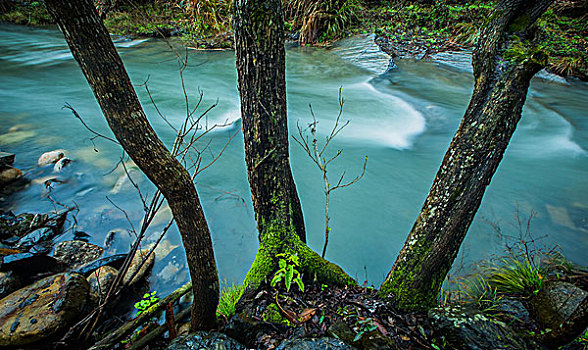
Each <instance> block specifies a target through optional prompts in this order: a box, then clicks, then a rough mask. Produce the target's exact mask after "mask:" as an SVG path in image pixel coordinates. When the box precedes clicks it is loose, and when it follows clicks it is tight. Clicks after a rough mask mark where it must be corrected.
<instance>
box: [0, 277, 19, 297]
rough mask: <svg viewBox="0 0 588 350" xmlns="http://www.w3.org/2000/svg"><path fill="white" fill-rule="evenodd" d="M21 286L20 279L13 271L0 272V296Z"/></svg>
mask: <svg viewBox="0 0 588 350" xmlns="http://www.w3.org/2000/svg"><path fill="white" fill-rule="evenodd" d="M20 287H22V279H21V278H20V276H18V275H17V274H16V273H14V272H13V271H7V272H0V298H4V297H5V296H7V295H8V294H10V293H12V292H14V291H15V290H17V289H19V288H20Z"/></svg>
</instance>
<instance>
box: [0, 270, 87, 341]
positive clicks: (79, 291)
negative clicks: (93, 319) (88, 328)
mask: <svg viewBox="0 0 588 350" xmlns="http://www.w3.org/2000/svg"><path fill="white" fill-rule="evenodd" d="M87 298H88V282H87V281H86V279H85V278H84V276H82V275H79V274H75V273H62V274H58V275H54V276H50V277H46V278H44V279H42V280H39V281H37V282H36V283H33V284H32V285H29V286H27V287H25V288H22V289H19V290H18V291H16V292H14V293H12V294H10V295H8V296H7V297H5V298H4V299H2V300H0V346H6V345H12V346H18V345H25V344H30V343H34V342H37V341H39V340H42V339H44V338H47V337H49V336H52V335H54V334H56V333H58V332H60V331H62V330H64V329H67V328H68V327H69V326H70V325H71V323H72V322H74V321H75V320H76V319H77V318H78V317H79V316H80V312H81V311H82V308H83V306H84V304H85V303H86V299H87Z"/></svg>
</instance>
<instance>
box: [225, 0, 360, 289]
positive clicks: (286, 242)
mask: <svg viewBox="0 0 588 350" xmlns="http://www.w3.org/2000/svg"><path fill="white" fill-rule="evenodd" d="M234 9H235V16H234V20H233V30H234V32H235V48H236V56H237V73H238V82H239V94H240V97H241V116H242V121H243V136H244V141H245V161H246V163H247V173H248V176H249V184H250V187H251V196H252V198H253V207H254V209H255V213H256V220H257V227H258V231H259V240H260V247H259V251H258V253H257V256H256V259H255V261H254V263H253V266H252V267H251V269H250V271H249V273H248V274H247V277H246V278H245V285H247V286H248V288H250V289H255V288H256V287H257V286H258V285H259V284H260V283H261V282H262V281H264V280H265V279H266V278H267V277H269V275H270V274H271V273H273V272H274V271H275V270H276V267H277V264H276V259H275V255H276V254H278V253H289V254H298V255H299V256H300V264H301V268H302V270H303V271H305V272H306V273H307V274H318V275H319V278H320V279H323V280H324V281H326V282H330V283H337V284H349V283H354V282H353V279H351V278H350V277H349V276H347V275H346V274H345V273H344V272H343V271H342V270H341V269H340V268H338V267H336V266H335V265H333V264H330V263H328V262H327V261H326V260H324V259H322V258H320V256H318V255H317V254H316V253H314V252H313V251H312V250H311V249H310V248H308V246H307V245H306V244H305V242H306V234H305V230H304V220H303V216H302V208H301V206H300V200H299V199H298V194H297V192H296V186H295V184H294V179H293V177H292V172H291V170H290V161H289V153H288V152H289V150H288V125H287V118H286V80H285V50H284V17H283V11H282V3H281V0H236V1H235V5H234Z"/></svg>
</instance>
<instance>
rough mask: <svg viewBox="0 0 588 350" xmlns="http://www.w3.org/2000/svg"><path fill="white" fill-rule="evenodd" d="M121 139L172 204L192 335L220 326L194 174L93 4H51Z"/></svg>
mask: <svg viewBox="0 0 588 350" xmlns="http://www.w3.org/2000/svg"><path fill="white" fill-rule="evenodd" d="M45 4H46V6H47V9H48V10H49V13H50V14H51V15H52V16H53V18H54V19H55V21H56V22H57V24H58V25H59V27H60V28H61V31H62V32H63V34H64V36H65V39H66V41H67V43H68V45H69V47H70V49H71V52H72V54H73V56H74V58H75V59H76V61H77V62H78V63H79V65H80V67H81V69H82V71H83V73H84V75H85V76H86V79H87V80H88V83H89V84H90V87H91V88H92V90H93V92H94V95H95V96H96V100H97V101H98V103H99V104H100V107H101V108H102V112H103V113H104V116H105V117H106V120H107V121H108V125H109V126H110V128H111V129H112V131H113V133H114V135H115V136H116V138H117V140H118V141H119V142H120V144H121V145H122V147H123V148H124V150H125V151H126V152H127V153H128V154H129V156H130V157H131V158H132V159H133V161H134V162H135V163H136V164H137V166H138V167H139V168H140V169H141V170H142V171H143V172H144V173H145V175H147V177H148V178H149V180H151V181H152V182H153V183H154V184H155V185H156V186H157V188H158V189H159V190H160V191H161V193H162V194H163V195H164V197H165V198H166V199H167V201H168V204H169V206H170V208H171V210H172V213H173V215H174V219H175V221H176V224H177V226H178V229H179V231H180V234H181V235H182V241H183V244H184V249H185V250H186V258H187V260H188V267H189V269H190V276H191V277H192V290H193V292H194V303H193V305H192V319H191V322H192V326H191V328H192V329H193V330H208V329H212V328H214V327H215V325H216V306H217V304H218V288H219V286H218V275H217V270H216V263H215V260H214V252H213V248H212V241H211V238H210V232H209V230H208V225H207V223H206V219H205V217H204V212H203V211H202V207H201V206H200V201H199V199H198V194H197V192H196V188H195V187H194V184H193V183H192V181H191V178H190V175H189V174H188V172H187V171H186V169H184V167H182V165H181V164H180V163H179V162H178V161H177V160H176V159H175V158H174V157H173V156H172V155H171V154H170V153H169V152H168V150H167V149H166V148H165V146H164V145H163V143H162V142H161V140H160V139H159V138H158V137H157V135H156V134H155V131H154V130H153V128H152V127H151V125H150V124H149V122H148V120H147V117H146V116H145V112H144V111H143V109H142V107H141V104H140V103H139V99H138V98H137V95H136V94H135V91H134V89H133V86H132V84H131V81H130V79H129V77H128V75H127V72H126V70H125V68H124V66H123V63H122V61H121V59H120V57H119V55H118V53H117V52H116V49H115V48H114V45H113V43H112V41H111V40H110V36H109V34H108V32H107V31H106V28H105V27H104V24H103V23H102V21H101V20H100V18H99V17H98V14H97V13H96V9H95V8H94V7H93V4H92V2H91V1H90V0H78V1H66V0H47V1H46V2H45Z"/></svg>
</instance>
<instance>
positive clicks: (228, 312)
mask: <svg viewBox="0 0 588 350" xmlns="http://www.w3.org/2000/svg"><path fill="white" fill-rule="evenodd" d="M241 292H242V287H241V286H239V285H236V284H231V285H229V284H228V283H226V281H225V283H224V286H223V288H222V289H221V292H220V299H219V301H218V307H217V309H216V315H217V316H218V317H223V318H225V319H227V320H228V319H229V318H231V317H232V316H233V315H235V306H236V305H237V302H238V301H239V298H241Z"/></svg>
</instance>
